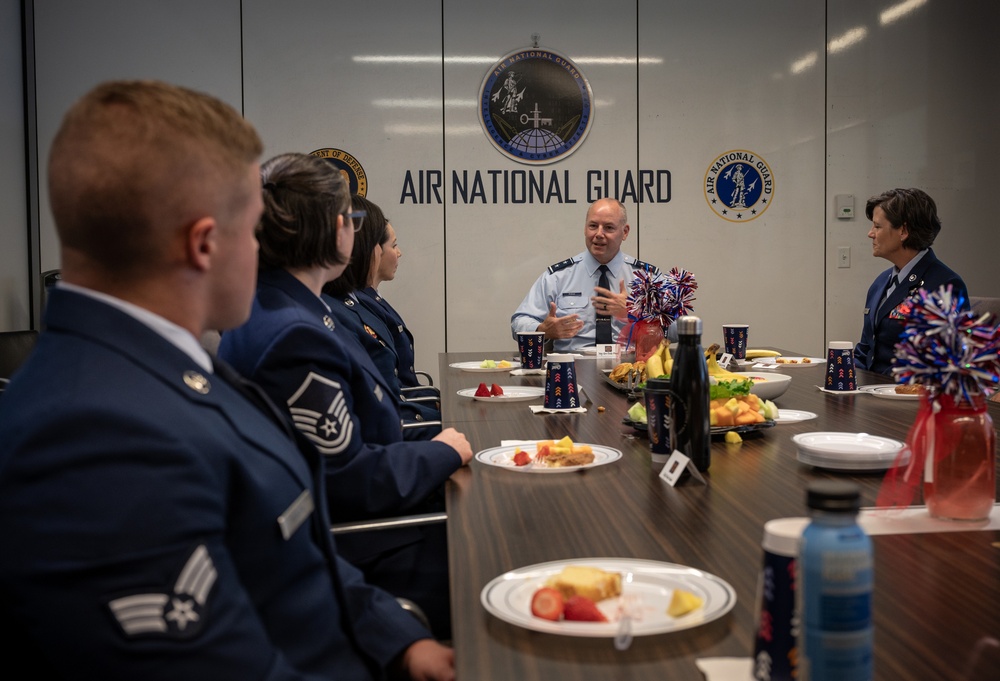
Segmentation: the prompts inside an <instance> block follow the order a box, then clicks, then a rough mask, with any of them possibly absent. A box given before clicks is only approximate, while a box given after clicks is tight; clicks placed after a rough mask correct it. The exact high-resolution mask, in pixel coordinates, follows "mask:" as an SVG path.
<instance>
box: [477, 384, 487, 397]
mask: <svg viewBox="0 0 1000 681" xmlns="http://www.w3.org/2000/svg"><path fill="white" fill-rule="evenodd" d="M489 396H490V389H489V388H487V387H486V384H485V383H480V384H479V389H478V390H476V397H489Z"/></svg>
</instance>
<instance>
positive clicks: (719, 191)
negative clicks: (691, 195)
mask: <svg viewBox="0 0 1000 681" xmlns="http://www.w3.org/2000/svg"><path fill="white" fill-rule="evenodd" d="M704 187H705V200H706V201H708V206H709V208H711V209H712V210H713V211H715V214H716V215H718V216H719V217H721V218H723V219H724V220H729V221H730V222H749V221H750V220H753V219H754V218H759V217H760V216H761V215H762V214H763V213H764V211H765V210H767V207H768V206H770V205H771V200H772V199H773V198H774V174H773V173H772V172H771V167H770V166H769V165H768V164H767V161H765V160H764V159H762V158H761V157H760V154H756V153H754V152H752V151H744V150H742V149H736V150H733V151H727V152H726V153H724V154H721V155H720V156H719V157H718V158H716V159H715V160H714V161H712V165H710V166H709V167H708V171H707V172H706V173H705V185H704Z"/></svg>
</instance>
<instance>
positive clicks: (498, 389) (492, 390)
mask: <svg viewBox="0 0 1000 681" xmlns="http://www.w3.org/2000/svg"><path fill="white" fill-rule="evenodd" d="M490 395H493V396H494V397H496V396H497V395H503V388H501V387H500V386H498V385H497V384H496V383H494V384H493V385H492V386H491V387H490Z"/></svg>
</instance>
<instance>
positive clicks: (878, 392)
mask: <svg viewBox="0 0 1000 681" xmlns="http://www.w3.org/2000/svg"><path fill="white" fill-rule="evenodd" d="M858 390H859V391H860V392H863V393H868V394H869V395H874V396H875V397H881V398H883V399H886V400H919V399H920V395H917V394H906V393H898V392H896V384H895V383H879V384H878V385H863V386H861V387H859V388H858Z"/></svg>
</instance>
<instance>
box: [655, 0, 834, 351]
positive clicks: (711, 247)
mask: <svg viewBox="0 0 1000 681" xmlns="http://www.w3.org/2000/svg"><path fill="white" fill-rule="evenodd" d="M823 44H824V14H823V6H822V3H802V2H798V1H797V0H782V1H776V2H767V3H747V2H742V1H740V0H716V1H714V2H703V3H660V2H656V1H655V0H641V1H640V3H639V56H640V58H641V61H640V66H639V111H640V128H639V136H640V144H639V164H640V166H642V167H656V168H659V167H669V168H670V169H671V172H672V174H673V178H674V182H673V197H672V200H671V201H670V203H668V204H644V205H640V206H639V210H638V214H639V219H640V221H641V224H642V226H643V228H644V231H643V241H642V252H643V257H644V258H648V259H649V260H651V261H652V262H655V263H657V264H658V265H659V266H660V267H661V268H670V267H673V266H679V267H684V268H686V269H688V270H690V271H692V272H694V274H695V276H696V277H697V279H698V283H699V289H698V293H697V301H696V302H695V304H694V308H695V314H697V315H699V316H701V317H702V318H703V319H704V322H705V332H704V335H703V340H704V342H705V344H706V345H707V344H709V343H711V342H718V343H721V342H722V328H721V327H722V324H723V323H727V322H746V323H749V324H750V325H751V329H750V338H751V345H753V346H759V345H777V346H780V347H786V348H789V349H792V350H797V351H798V352H802V353H808V354H813V355H815V354H816V353H819V352H821V350H822V349H823V347H824V345H823V329H822V324H823V305H822V300H823V285H824V280H823V241H824V197H823V189H824V188H823V181H822V178H823V104H822V102H823V61H822V53H823ZM803 60H804V61H803ZM797 64H798V65H797ZM803 64H811V65H808V66H803ZM796 65H797V66H796ZM736 149H744V150H750V151H753V152H755V153H756V155H757V156H756V157H755V158H762V159H764V160H765V161H766V162H767V164H768V166H769V167H770V169H771V170H772V171H773V181H774V185H773V187H774V192H773V201H772V202H771V204H770V205H769V206H767V207H766V209H765V210H764V212H763V213H761V214H760V215H759V216H758V217H755V218H749V216H746V217H748V219H746V220H745V221H742V222H731V221H729V220H726V219H724V218H723V217H721V216H719V215H717V214H716V213H715V212H713V211H712V210H711V209H710V208H709V205H708V203H707V201H706V196H705V191H704V180H705V176H706V172H707V170H708V168H709V166H710V165H711V164H712V162H713V161H714V160H716V159H717V158H718V157H719V156H720V155H721V154H722V153H724V152H726V151H729V150H736ZM757 207H758V208H759V207H760V205H758V206H757Z"/></svg>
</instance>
